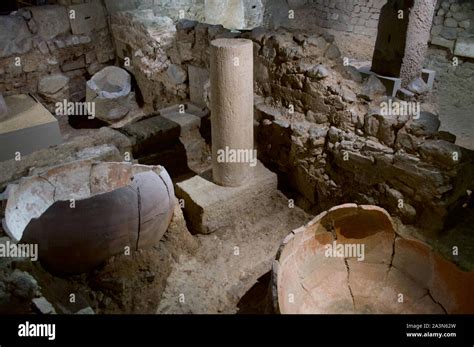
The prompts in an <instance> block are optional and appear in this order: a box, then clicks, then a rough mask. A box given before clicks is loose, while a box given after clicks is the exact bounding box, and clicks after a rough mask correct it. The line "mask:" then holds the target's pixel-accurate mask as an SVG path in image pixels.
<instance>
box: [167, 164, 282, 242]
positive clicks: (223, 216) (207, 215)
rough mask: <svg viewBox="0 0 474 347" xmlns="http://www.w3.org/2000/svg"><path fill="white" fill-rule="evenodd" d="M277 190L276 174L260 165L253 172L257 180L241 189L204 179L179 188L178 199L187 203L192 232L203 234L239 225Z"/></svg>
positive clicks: (197, 179) (254, 179)
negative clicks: (243, 215) (257, 203)
mask: <svg viewBox="0 0 474 347" xmlns="http://www.w3.org/2000/svg"><path fill="white" fill-rule="evenodd" d="M209 176H210V175H209ZM276 190H277V176H276V174H274V173H273V172H271V171H270V170H268V169H267V168H265V167H264V166H263V165H262V164H261V163H260V162H258V164H257V166H256V167H254V168H253V177H252V178H251V179H250V180H249V181H248V182H247V183H246V184H244V185H242V186H240V187H222V186H219V185H217V184H215V183H213V182H212V181H210V180H208V179H206V178H204V177H201V176H194V177H192V178H190V179H188V180H186V181H183V182H180V183H177V184H176V195H177V196H178V198H181V199H184V215H185V216H186V219H187V220H188V221H189V225H190V228H191V231H193V232H195V233H201V234H210V233H212V232H214V231H216V230H218V229H220V228H225V227H226V226H230V225H232V224H233V223H237V222H238V221H239V220H240V219H241V216H242V214H245V213H246V211H249V209H253V208H255V206H253V201H255V200H256V199H257V197H261V196H262V195H267V194H268V195H269V194H271V193H273V192H275V191H276Z"/></svg>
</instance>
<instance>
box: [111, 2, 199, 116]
mask: <svg viewBox="0 0 474 347" xmlns="http://www.w3.org/2000/svg"><path fill="white" fill-rule="evenodd" d="M110 28H111V31H112V34H113V38H114V41H115V45H116V47H117V56H118V58H119V64H120V65H121V66H122V67H123V68H125V69H127V70H128V71H130V72H131V73H132V74H133V75H134V77H135V79H136V82H137V84H138V88H139V98H140V99H143V102H144V103H145V108H146V109H147V111H152V110H156V109H159V108H161V107H162V106H166V105H169V104H171V103H174V102H176V101H178V100H181V99H185V98H186V97H187V85H186V84H185V82H186V80H187V72H186V70H184V69H182V68H181V67H180V66H179V64H180V60H179V59H178V58H177V57H178V56H177V55H176V54H174V55H173V56H174V57H175V59H172V58H171V55H172V52H173V50H176V48H175V47H176V45H175V37H176V27H175V25H174V22H173V20H172V19H171V18H169V17H161V16H155V13H154V11H153V10H152V9H144V10H132V11H121V12H116V13H114V14H112V16H111V18H110ZM187 50H191V47H188V46H182V47H180V51H181V53H182V55H183V56H184V55H185V54H186V51H187Z"/></svg>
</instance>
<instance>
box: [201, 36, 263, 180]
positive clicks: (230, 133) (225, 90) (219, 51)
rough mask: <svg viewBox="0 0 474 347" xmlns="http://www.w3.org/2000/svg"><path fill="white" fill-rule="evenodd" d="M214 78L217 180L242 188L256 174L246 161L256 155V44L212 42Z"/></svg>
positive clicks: (212, 108) (213, 105) (213, 106)
mask: <svg viewBox="0 0 474 347" xmlns="http://www.w3.org/2000/svg"><path fill="white" fill-rule="evenodd" d="M210 75H211V125H212V176H213V180H214V183H216V184H219V185H222V186H227V187H237V186H241V185H243V184H244V183H245V182H246V181H248V180H249V179H250V177H251V175H252V170H251V169H252V167H251V166H250V163H249V162H248V161H247V162H246V161H245V160H244V159H245V157H247V158H249V157H250V155H253V154H254V152H253V43H252V41H250V40H244V39H217V40H214V41H212V42H211V73H210ZM255 159H256V158H255Z"/></svg>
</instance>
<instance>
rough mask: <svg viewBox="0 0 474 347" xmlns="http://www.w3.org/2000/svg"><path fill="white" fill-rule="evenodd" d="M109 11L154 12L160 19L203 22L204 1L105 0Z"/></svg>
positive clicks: (111, 12) (112, 12)
mask: <svg viewBox="0 0 474 347" xmlns="http://www.w3.org/2000/svg"><path fill="white" fill-rule="evenodd" d="M105 4H106V7H107V11H108V12H109V14H111V15H112V14H114V13H116V12H118V11H131V10H137V9H138V10H150V9H151V10H153V11H154V14H155V15H156V16H159V17H163V16H166V17H170V18H171V19H173V20H174V21H178V20H179V19H192V20H198V21H201V22H203V21H204V18H205V15H204V0H105Z"/></svg>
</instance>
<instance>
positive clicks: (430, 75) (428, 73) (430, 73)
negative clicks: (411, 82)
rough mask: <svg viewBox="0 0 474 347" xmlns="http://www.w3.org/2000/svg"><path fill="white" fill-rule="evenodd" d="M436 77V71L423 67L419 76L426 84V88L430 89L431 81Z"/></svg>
mask: <svg viewBox="0 0 474 347" xmlns="http://www.w3.org/2000/svg"><path fill="white" fill-rule="evenodd" d="M435 77H436V71H435V70H430V69H423V70H422V72H421V78H423V81H425V83H426V84H427V86H428V88H429V89H430V90H431V89H432V88H433V83H434V80H435Z"/></svg>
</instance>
